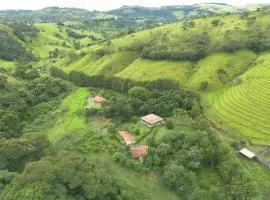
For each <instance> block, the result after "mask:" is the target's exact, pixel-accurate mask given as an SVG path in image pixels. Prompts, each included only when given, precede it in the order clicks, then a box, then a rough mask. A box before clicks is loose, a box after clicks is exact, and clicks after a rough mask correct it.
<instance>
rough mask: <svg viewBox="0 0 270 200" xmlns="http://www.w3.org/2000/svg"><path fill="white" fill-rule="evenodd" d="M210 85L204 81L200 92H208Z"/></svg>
mask: <svg viewBox="0 0 270 200" xmlns="http://www.w3.org/2000/svg"><path fill="white" fill-rule="evenodd" d="M208 86H209V83H208V81H202V82H201V84H200V90H201V91H206V90H207V89H208Z"/></svg>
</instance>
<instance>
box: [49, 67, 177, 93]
mask: <svg viewBox="0 0 270 200" xmlns="http://www.w3.org/2000/svg"><path fill="white" fill-rule="evenodd" d="M50 72H51V75H52V76H54V77H59V78H61V79H64V80H68V81H71V82H72V83H74V84H75V85H78V86H83V87H97V88H104V89H110V90H114V91H117V92H127V91H128V90H129V89H131V88H132V87H134V86H142V87H145V88H147V89H150V90H154V89H156V90H160V91H164V90H180V87H179V83H178V81H174V80H168V79H159V80H155V81H145V82H136V81H132V80H129V79H122V78H118V77H106V76H99V75H97V76H89V75H86V74H85V73H83V72H80V71H71V72H70V73H69V74H67V73H65V72H64V71H62V70H61V69H58V68H56V67H51V68H50Z"/></svg>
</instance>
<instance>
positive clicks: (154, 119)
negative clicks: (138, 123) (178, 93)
mask: <svg viewBox="0 0 270 200" xmlns="http://www.w3.org/2000/svg"><path fill="white" fill-rule="evenodd" d="M141 120H143V121H145V122H147V123H148V124H151V125H152V124H157V123H160V122H162V121H163V120H164V119H163V118H162V117H160V116H158V115H155V114H149V115H146V116H144V117H142V118H141Z"/></svg>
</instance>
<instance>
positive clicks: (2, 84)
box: [0, 74, 7, 88]
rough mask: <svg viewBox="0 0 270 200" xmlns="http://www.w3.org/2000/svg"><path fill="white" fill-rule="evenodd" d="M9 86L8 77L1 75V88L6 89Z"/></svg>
mask: <svg viewBox="0 0 270 200" xmlns="http://www.w3.org/2000/svg"><path fill="white" fill-rule="evenodd" d="M6 84H7V76H6V75H4V74H0V88H3V87H5V85H6Z"/></svg>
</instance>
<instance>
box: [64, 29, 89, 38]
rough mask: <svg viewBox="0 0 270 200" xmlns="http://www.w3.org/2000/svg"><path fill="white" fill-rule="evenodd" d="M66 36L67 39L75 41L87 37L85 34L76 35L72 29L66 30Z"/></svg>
mask: <svg viewBox="0 0 270 200" xmlns="http://www.w3.org/2000/svg"><path fill="white" fill-rule="evenodd" d="M67 34H68V36H69V37H71V38H75V39H82V38H86V37H87V35H85V34H81V33H77V32H75V31H74V30H72V29H67Z"/></svg>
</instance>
